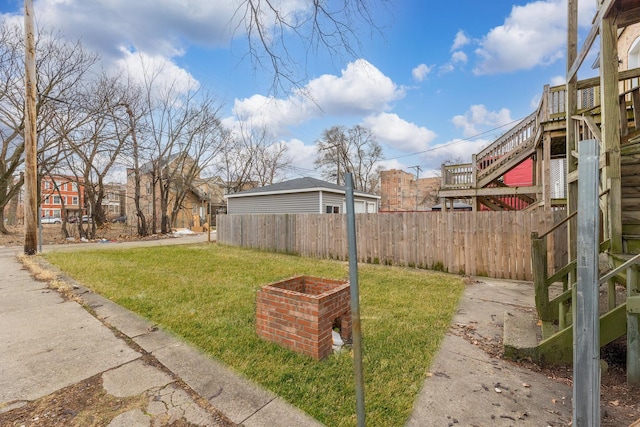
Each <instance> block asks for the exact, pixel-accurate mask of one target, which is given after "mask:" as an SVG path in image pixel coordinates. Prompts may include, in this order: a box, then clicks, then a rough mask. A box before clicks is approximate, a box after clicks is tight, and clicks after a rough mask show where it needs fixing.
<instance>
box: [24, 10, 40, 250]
mask: <svg viewBox="0 0 640 427" xmlns="http://www.w3.org/2000/svg"><path fill="white" fill-rule="evenodd" d="M33 27H34V25H33V1H32V0H24V33H25V34H24V43H25V46H24V68H25V89H26V93H25V103H24V104H25V105H24V119H25V125H24V153H25V154H24V155H25V172H24V187H25V201H24V253H25V254H26V255H34V254H35V253H36V251H37V249H38V248H37V244H38V231H37V227H38V219H37V216H38V212H37V209H38V158H37V141H38V138H37V135H36V48H35V40H34V32H33Z"/></svg>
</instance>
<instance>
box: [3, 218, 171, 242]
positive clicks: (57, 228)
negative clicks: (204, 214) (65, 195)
mask: <svg viewBox="0 0 640 427" xmlns="http://www.w3.org/2000/svg"><path fill="white" fill-rule="evenodd" d="M87 226H88V225H87V224H83V227H85V228H86V227H87ZM6 228H7V230H8V231H9V234H2V233H0V248H1V247H3V246H23V245H24V226H22V225H20V226H6ZM136 233H137V230H136V229H135V227H131V226H128V225H126V224H120V223H117V224H112V223H108V224H105V225H104V226H102V227H100V228H98V229H97V230H96V235H95V238H94V239H91V240H87V239H81V238H80V231H79V230H78V225H77V224H67V234H68V237H67V236H66V235H65V234H64V232H63V230H62V225H61V224H43V225H42V233H41V234H40V233H39V234H38V239H39V241H40V239H41V241H42V244H43V245H52V244H75V243H86V242H101V241H102V242H128V241H133V240H157V239H162V238H169V236H166V235H161V234H154V235H152V236H146V237H139V236H138V235H137V234H136ZM40 236H41V237H40Z"/></svg>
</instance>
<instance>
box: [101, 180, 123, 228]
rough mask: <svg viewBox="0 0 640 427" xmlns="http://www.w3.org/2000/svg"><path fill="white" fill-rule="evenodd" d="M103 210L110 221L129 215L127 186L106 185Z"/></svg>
mask: <svg viewBox="0 0 640 427" xmlns="http://www.w3.org/2000/svg"><path fill="white" fill-rule="evenodd" d="M102 210H103V212H104V213H105V215H106V216H107V218H108V219H113V218H117V217H121V216H125V215H126V214H127V186H126V185H125V184H118V183H111V184H105V185H104V198H103V199H102Z"/></svg>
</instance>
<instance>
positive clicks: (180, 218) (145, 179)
mask: <svg viewBox="0 0 640 427" xmlns="http://www.w3.org/2000/svg"><path fill="white" fill-rule="evenodd" d="M174 160H175V157H174V158H171V159H169V161H168V162H167V165H166V166H165V167H166V168H167V170H172V169H173V168H175V167H179V168H183V169H188V167H185V164H187V165H188V164H189V162H193V161H194V160H193V159H190V158H189V159H187V162H186V163H185V164H176V163H175V162H174ZM140 172H141V175H140V210H141V211H142V213H143V214H144V216H145V218H146V220H147V223H148V224H150V223H151V221H152V218H153V213H154V212H155V214H156V224H155V227H156V229H157V230H159V229H160V226H161V224H160V222H161V219H162V215H161V212H160V186H159V183H158V181H157V180H155V182H154V179H153V178H154V177H153V172H154V170H153V168H152V164H151V163H147V164H145V165H142V166H141V167H140ZM134 175H135V174H134V171H133V169H127V189H126V194H127V195H128V197H127V200H126V205H127V206H126V211H127V223H128V224H130V225H135V224H136V206H135V200H134V195H135V180H134ZM174 178H175V183H174V184H173V185H170V186H169V192H170V193H169V206H168V208H169V209H171V207H172V206H173V204H174V202H175V200H176V197H180V198H182V199H181V201H180V210H179V211H178V212H176V215H175V221H174V224H173V226H174V227H177V228H191V229H194V227H195V229H200V228H201V227H202V225H203V224H204V223H205V222H206V220H207V214H208V212H209V210H210V212H211V215H212V222H213V221H214V220H215V215H216V213H217V212H218V211H223V210H224V206H225V204H224V199H223V195H224V191H225V190H224V189H225V184H224V183H223V182H222V180H221V179H220V178H218V177H212V178H200V177H197V178H191V179H189V178H186V179H182V178H181V177H180V176H179V175H176V176H175V177H174ZM185 185H186V187H185ZM166 213H167V215H170V214H171V213H170V212H166Z"/></svg>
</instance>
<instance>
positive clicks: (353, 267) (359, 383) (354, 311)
mask: <svg viewBox="0 0 640 427" xmlns="http://www.w3.org/2000/svg"><path fill="white" fill-rule="evenodd" d="M345 184H346V192H345V195H346V198H347V235H348V241H349V284H350V286H349V288H350V290H351V323H352V325H353V329H352V331H353V370H354V374H355V379H356V412H357V415H358V427H364V426H365V412H364V375H363V371H362V326H361V325H360V291H359V289H358V251H357V248H356V215H355V212H354V202H353V175H352V174H351V173H347V174H345Z"/></svg>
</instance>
